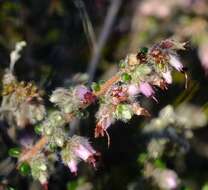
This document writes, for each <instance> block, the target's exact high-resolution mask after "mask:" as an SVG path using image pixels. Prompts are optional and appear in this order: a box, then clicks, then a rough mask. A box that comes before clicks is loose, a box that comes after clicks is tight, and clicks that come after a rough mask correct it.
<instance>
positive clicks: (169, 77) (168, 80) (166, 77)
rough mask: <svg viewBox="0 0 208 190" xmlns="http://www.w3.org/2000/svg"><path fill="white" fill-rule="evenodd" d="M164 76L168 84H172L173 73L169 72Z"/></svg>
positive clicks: (163, 74)
mask: <svg viewBox="0 0 208 190" xmlns="http://www.w3.org/2000/svg"><path fill="white" fill-rule="evenodd" d="M162 76H163V78H164V79H165V81H166V82H167V83H168V84H171V83H172V75H171V72H170V71H169V70H168V71H166V72H164V73H162Z"/></svg>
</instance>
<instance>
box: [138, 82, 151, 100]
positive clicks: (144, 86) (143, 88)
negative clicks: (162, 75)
mask: <svg viewBox="0 0 208 190" xmlns="http://www.w3.org/2000/svg"><path fill="white" fill-rule="evenodd" d="M139 89H140V92H141V93H142V94H144V95H145V96H146V97H150V96H152V95H153V94H154V90H153V88H152V87H151V85H150V84H149V83H148V82H142V83H141V84H140V85H139Z"/></svg>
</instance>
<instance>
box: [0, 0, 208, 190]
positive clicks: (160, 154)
mask: <svg viewBox="0 0 208 190" xmlns="http://www.w3.org/2000/svg"><path fill="white" fill-rule="evenodd" d="M166 38H174V39H177V40H179V41H184V42H186V43H187V49H186V51H183V52H179V55H180V57H181V61H182V62H183V64H184V65H185V66H186V67H187V68H188V75H189V87H188V88H187V89H185V88H184V84H185V80H184V77H183V75H182V74H177V73H174V84H173V85H171V86H170V87H169V89H168V90H167V91H165V92H161V91H157V93H156V97H157V99H158V100H159V103H156V102H155V101H153V100H149V99H145V98H144V100H142V104H143V105H145V106H146V108H148V110H149V111H150V112H151V114H152V116H151V118H148V119H145V118H142V117H135V118H134V119H133V120H132V121H131V122H129V123H116V124H115V125H113V126H112V127H111V128H110V129H109V134H110V136H111V146H110V147H109V148H108V147H107V143H106V139H103V138H101V139H94V138H93V135H94V127H95V117H94V115H95V113H96V110H97V107H96V106H94V107H93V106H92V107H90V108H89V111H90V115H89V117H88V118H86V119H82V120H81V121H76V122H74V123H73V124H72V125H73V126H71V127H72V129H73V130H74V131H75V133H77V134H80V135H83V136H87V137H89V138H90V140H91V141H92V143H93V146H94V147H96V148H97V149H98V150H99V152H101V154H102V156H101V158H100V160H99V163H98V167H97V170H94V169H93V168H91V167H90V166H88V165H87V164H83V163H81V164H80V165H79V172H78V176H73V175H72V174H71V173H70V171H69V170H68V168H66V167H64V165H63V164H62V163H61V162H57V163H55V165H54V172H53V173H52V174H51V177H50V179H49V189H51V190H56V189H63V190H92V189H95V190H107V189H108V190H116V189H119V190H137V189H138V190H142V189H145V190H146V189H156V190H157V189H181V190H182V189H183V190H200V189H202V190H207V189H208V128H207V118H208V75H207V74H208V1H206V0H22V1H20V0H0V75H1V76H2V74H3V72H4V70H5V68H7V67H8V66H9V54H10V52H11V50H13V49H14V46H15V43H16V42H18V41H21V40H25V41H26V42H27V47H26V48H25V49H24V51H23V53H22V58H21V59H20V61H18V63H17V65H16V67H15V72H16V76H17V77H18V79H20V80H25V81H35V83H36V84H37V85H38V86H39V87H40V88H41V89H42V90H43V91H44V94H45V99H46V105H48V101H47V99H48V95H49V94H50V93H51V91H52V90H54V89H55V88H56V87H58V86H65V87H69V86H70V85H71V84H73V83H74V80H72V78H76V77H74V76H75V74H77V73H87V74H88V75H89V76H90V79H89V80H90V81H99V80H102V79H107V78H109V77H110V76H112V75H113V74H115V73H116V71H117V66H118V62H119V60H120V59H122V58H124V57H125V56H126V55H127V54H128V53H136V52H138V51H139V49H140V48H141V47H143V46H147V47H151V45H153V44H154V43H156V42H159V41H160V40H163V39H166ZM168 104H170V105H171V106H169V107H168V108H170V107H171V108H170V109H163V108H164V107H165V106H167V105H168ZM48 106H50V105H48ZM166 108H167V107H166ZM161 110H162V111H161ZM164 110H165V111H164ZM170 110H171V111H170ZM170 112H171V114H173V113H174V117H175V120H174V122H169V121H166V120H167V119H169V117H171V116H170V115H169V114H170ZM164 115H165V116H166V117H164ZM176 120H177V122H176ZM178 120H180V122H178ZM158 122H159V123H158ZM170 123H171V124H170ZM176 123H177V125H176ZM178 123H180V125H179V124H178ZM155 126H156V127H157V130H156V131H155V128H154V127H155ZM23 136H24V138H26V137H27V138H28V136H29V137H31V138H28V139H30V140H31V139H37V138H38V137H37V136H36V135H35V134H34V132H33V130H32V129H31V128H27V129H14V128H12V127H9V126H8V124H7V123H6V122H3V121H1V123H0V146H1V149H0V190H1V189H9V190H13V189H18V190H24V189H25V190H27V189H30V190H35V189H41V187H40V185H39V183H38V182H35V181H33V180H32V178H30V177H22V176H21V175H20V174H19V173H18V172H17V171H16V170H15V160H13V159H11V158H9V157H8V149H9V148H10V147H12V146H14V145H17V144H19V140H20V139H21V138H22V137H23ZM25 136H26V137H25ZM161 140H162V144H160V143H161ZM31 141H32V140H31ZM161 149H162V150H161ZM152 154H153V155H152ZM145 159H148V163H146V162H145ZM149 165H150V166H154V167H155V168H163V170H162V171H172V173H171V175H172V174H174V175H172V178H171V180H173V178H174V179H175V178H176V176H175V175H177V181H178V182H177V183H178V184H180V185H178V187H177V188H170V187H167V185H166V186H165V185H164V183H166V181H165V182H164V181H163V180H167V179H165V177H167V176H168V175H160V174H161V172H156V173H157V174H156V175H155V174H154V175H153V173H154V172H153V171H152V170H151V167H149ZM179 181H180V182H179Z"/></svg>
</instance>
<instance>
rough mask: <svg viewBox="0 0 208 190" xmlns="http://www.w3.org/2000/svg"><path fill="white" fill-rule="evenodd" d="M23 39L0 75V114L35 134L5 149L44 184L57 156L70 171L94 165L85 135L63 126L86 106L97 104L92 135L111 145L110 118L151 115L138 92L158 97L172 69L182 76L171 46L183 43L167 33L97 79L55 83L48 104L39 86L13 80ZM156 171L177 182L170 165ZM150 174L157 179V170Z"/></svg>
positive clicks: (96, 154) (168, 82)
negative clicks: (83, 164)
mask: <svg viewBox="0 0 208 190" xmlns="http://www.w3.org/2000/svg"><path fill="white" fill-rule="evenodd" d="M25 45H26V43H25V42H20V43H17V45H16V48H15V50H14V51H13V52H12V53H11V56H10V67H9V68H8V69H6V71H5V73H4V76H3V79H2V87H3V88H2V103H1V118H2V119H4V120H6V121H7V122H8V123H9V125H11V126H15V127H16V128H24V127H26V126H28V125H33V126H34V130H35V132H36V133H38V134H39V135H40V139H39V140H38V141H37V142H36V143H34V144H33V143H31V144H30V145H29V146H28V145H27V146H22V147H13V148H11V149H10V150H9V155H10V156H12V157H15V158H17V169H18V170H19V171H20V172H21V173H22V174H23V175H28V174H31V175H32V177H33V178H34V179H36V180H39V181H40V183H41V184H42V186H43V187H44V188H45V189H47V188H48V187H47V183H48V178H49V174H50V172H51V168H52V167H51V166H52V165H53V163H54V162H55V161H57V160H58V161H59V160H61V162H62V163H63V164H64V165H65V166H66V167H68V168H69V170H70V171H71V172H72V173H73V174H75V175H76V174H77V173H78V164H79V162H81V161H84V162H86V163H88V164H90V165H91V166H92V167H94V168H96V162H97V158H98V157H100V156H102V155H100V153H99V152H98V151H96V150H95V149H94V148H93V146H92V145H91V143H90V142H89V140H88V139H87V138H86V137H82V136H78V135H75V134H74V135H71V136H70V135H69V130H70V129H69V128H66V125H67V124H68V123H70V122H71V121H72V120H73V119H74V118H76V117H80V115H83V114H84V110H85V109H86V108H87V107H88V106H90V105H91V104H94V103H97V104H99V109H98V111H97V113H96V126H95V131H94V136H95V137H96V138H98V137H105V136H106V137H107V141H108V146H110V134H108V128H109V127H110V126H111V125H112V124H113V123H115V122H116V121H117V120H121V121H123V122H128V121H129V120H130V119H131V118H132V117H133V116H134V115H137V116H148V117H149V116H150V115H151V114H150V113H149V111H148V110H147V109H146V108H145V107H143V106H142V104H141V101H140V100H141V98H143V97H146V98H148V99H153V100H154V101H155V102H156V103H158V102H159V97H157V93H156V92H157V91H158V90H162V91H164V90H167V89H168V86H169V85H171V84H172V82H173V80H172V73H173V71H174V70H176V71H178V72H181V73H184V74H185V77H186V80H187V75H186V69H185V67H184V66H183V65H182V63H181V61H180V59H179V57H178V55H177V52H176V51H177V50H184V49H185V47H184V46H185V43H181V42H178V41H175V40H172V39H167V40H164V41H161V42H160V43H157V44H155V45H153V46H152V47H151V48H147V47H143V48H141V49H140V50H139V51H138V52H137V53H134V54H129V55H127V56H126V58H124V59H122V60H121V61H120V62H119V67H118V72H117V73H116V74H115V75H114V76H113V77H112V78H110V79H109V80H107V81H105V82H104V83H102V84H99V83H95V82H94V83H93V84H92V86H91V88H89V87H88V86H86V85H84V84H78V85H74V86H71V87H69V88H63V87H58V88H56V89H55V90H54V91H53V92H52V94H51V95H50V98H49V101H50V102H51V103H52V104H53V105H54V107H53V109H48V108H47V107H46V106H45V104H44V98H43V97H42V96H43V93H42V91H41V90H40V89H38V87H37V86H36V85H35V84H34V83H32V82H24V81H18V79H17V78H16V76H15V73H14V65H15V63H16V61H17V60H18V59H19V58H20V51H21V50H22V48H23V47H24V46H25ZM186 86H187V82H186ZM57 154H58V155H60V158H59V157H58V156H57ZM151 167H152V166H151ZM151 167H150V168H151ZM160 172H161V175H162V176H170V179H167V181H165V182H160V183H161V186H167V184H168V185H170V186H171V187H172V188H175V187H176V185H177V184H178V180H177V179H176V178H177V176H176V174H175V173H174V172H172V171H160ZM152 175H154V173H152ZM172 178H174V179H175V181H174V180H173V179H172ZM155 179H158V180H160V179H159V178H158V177H157V176H156V177H155Z"/></svg>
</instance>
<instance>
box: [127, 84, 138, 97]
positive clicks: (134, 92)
mask: <svg viewBox="0 0 208 190" xmlns="http://www.w3.org/2000/svg"><path fill="white" fill-rule="evenodd" d="M128 94H129V95H130V96H136V95H137V94H139V87H138V85H136V84H130V85H129V86H128Z"/></svg>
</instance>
